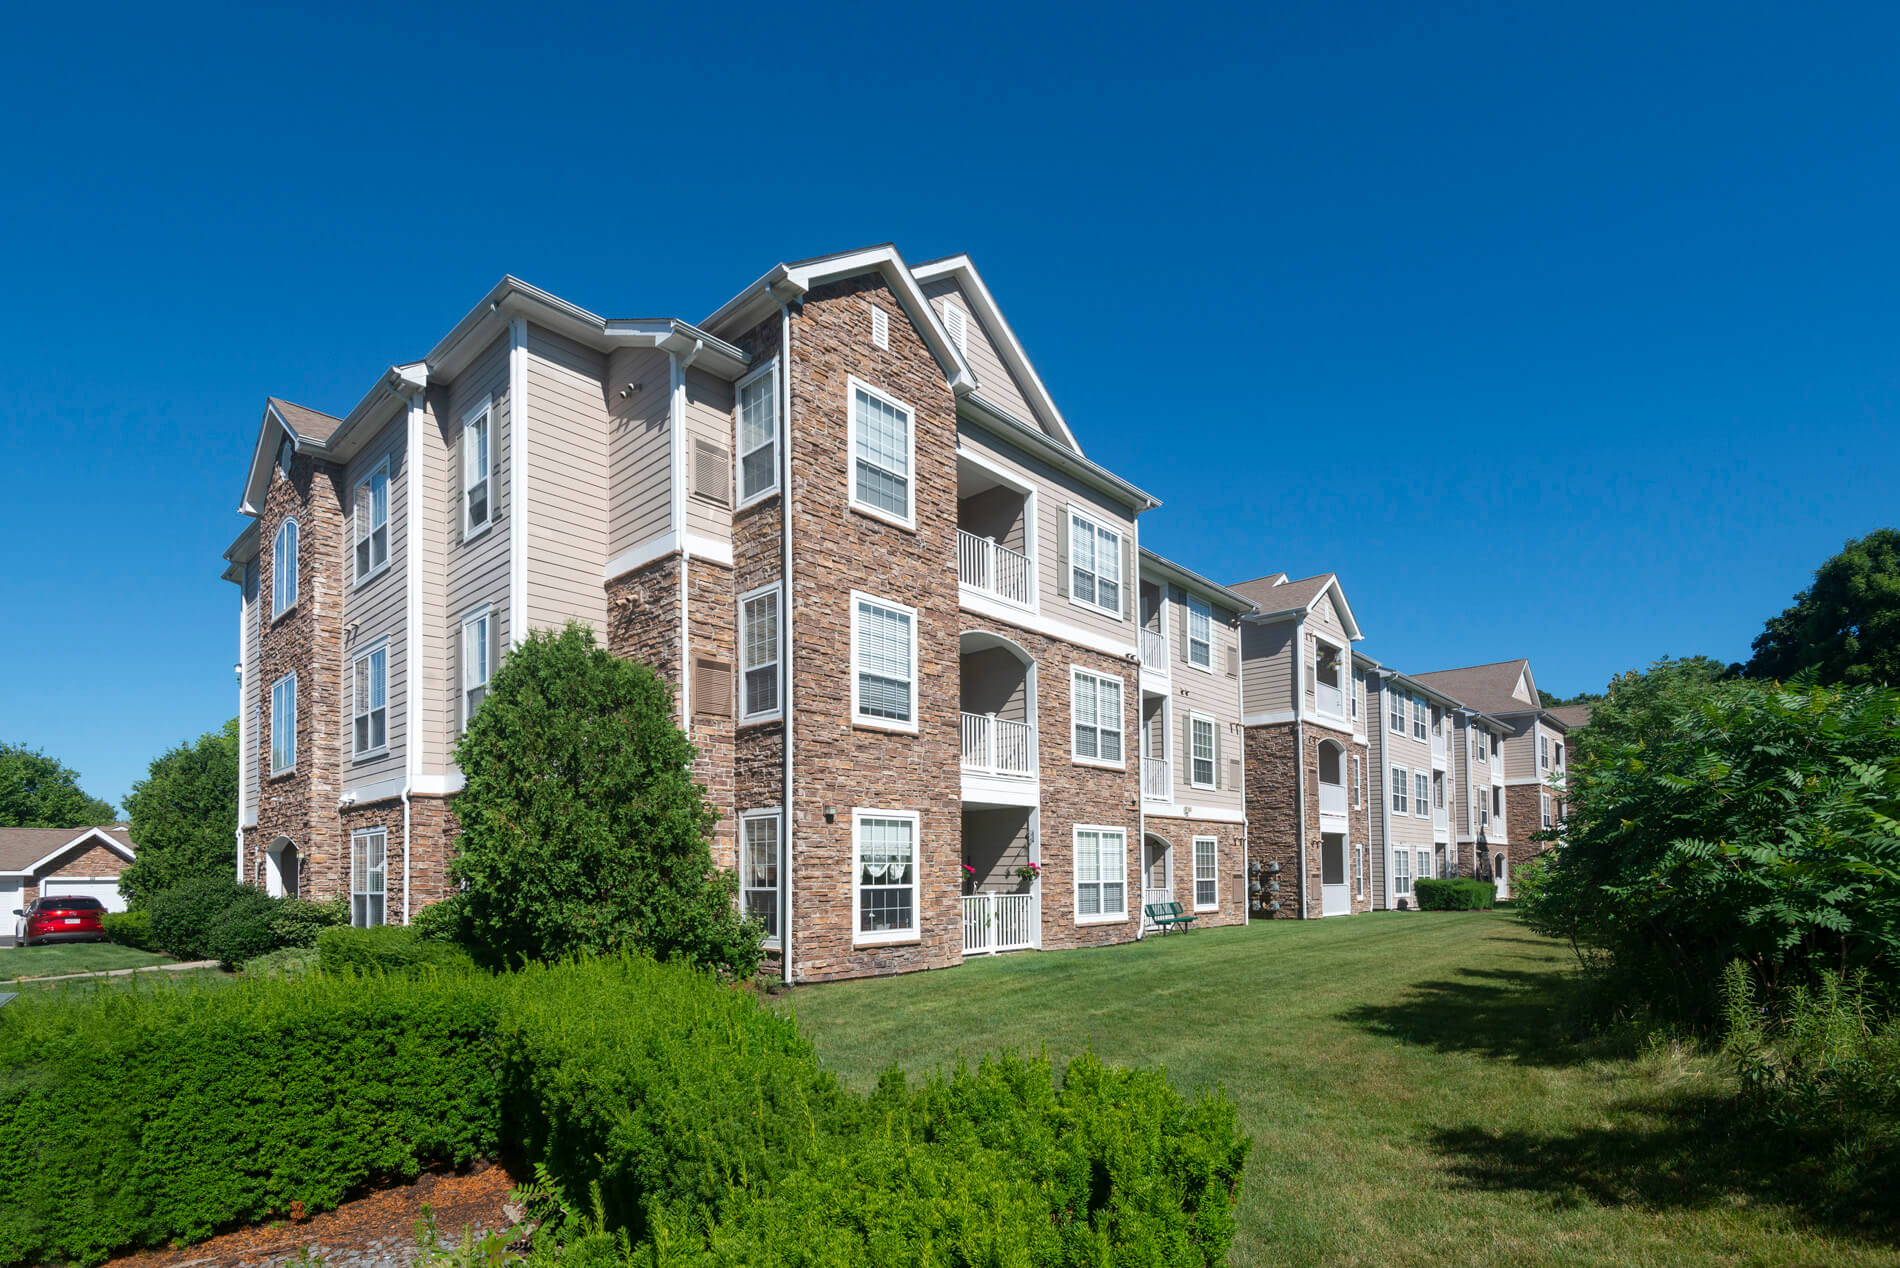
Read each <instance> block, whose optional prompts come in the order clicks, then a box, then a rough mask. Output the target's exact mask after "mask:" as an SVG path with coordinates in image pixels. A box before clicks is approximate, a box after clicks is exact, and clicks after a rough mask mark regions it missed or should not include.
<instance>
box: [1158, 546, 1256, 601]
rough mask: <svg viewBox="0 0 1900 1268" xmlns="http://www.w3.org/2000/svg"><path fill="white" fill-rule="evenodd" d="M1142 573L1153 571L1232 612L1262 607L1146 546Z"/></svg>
mask: <svg viewBox="0 0 1900 1268" xmlns="http://www.w3.org/2000/svg"><path fill="white" fill-rule="evenodd" d="M1141 564H1142V571H1152V572H1154V573H1155V574H1157V575H1159V576H1162V577H1166V578H1167V579H1169V580H1170V581H1173V582H1175V583H1177V584H1178V585H1180V586H1181V587H1182V588H1183V589H1185V590H1193V591H1195V592H1197V593H1198V594H1199V595H1200V596H1201V597H1202V598H1204V599H1212V600H1213V601H1214V602H1216V603H1218V604H1220V605H1221V606H1222V607H1224V608H1226V609H1228V610H1229V611H1231V612H1238V613H1240V614H1241V615H1243V616H1244V615H1246V614H1247V613H1249V612H1258V611H1259V610H1260V605H1259V604H1257V603H1255V602H1254V601H1253V600H1252V599H1249V598H1248V597H1247V596H1246V595H1244V594H1241V593H1240V592H1239V591H1237V590H1229V589H1228V588H1227V587H1226V586H1224V585H1222V584H1221V583H1220V582H1218V581H1209V580H1208V579H1207V578H1206V577H1203V576H1202V575H1201V574H1200V573H1198V572H1195V571H1194V570H1193V569H1191V568H1188V567H1185V566H1184V565H1182V564H1177V563H1175V562H1174V560H1172V559H1168V558H1166V557H1165V556H1162V555H1157V554H1155V552H1154V551H1152V550H1149V549H1148V548H1147V547H1146V546H1143V547H1142V548H1141Z"/></svg>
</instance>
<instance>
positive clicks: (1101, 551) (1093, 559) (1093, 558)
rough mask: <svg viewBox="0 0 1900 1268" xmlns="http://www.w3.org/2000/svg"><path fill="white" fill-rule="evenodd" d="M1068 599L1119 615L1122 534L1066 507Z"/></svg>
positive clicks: (1120, 604) (1112, 614)
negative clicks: (1067, 526) (1067, 518)
mask: <svg viewBox="0 0 1900 1268" xmlns="http://www.w3.org/2000/svg"><path fill="white" fill-rule="evenodd" d="M1069 599H1070V601H1071V602H1073V603H1077V604H1080V605H1081V606H1082V607H1085V608H1094V609H1096V610H1097V611H1098V612H1104V613H1107V614H1108V615H1109V616H1114V617H1119V616H1120V615H1121V614H1122V535H1121V533H1120V532H1118V531H1117V530H1115V529H1113V528H1110V527H1109V526H1108V525H1106V524H1103V523H1101V522H1100V521H1098V520H1095V519H1091V518H1090V517H1089V516H1087V515H1084V514H1083V513H1082V512H1081V511H1079V510H1077V509H1076V508H1075V507H1073V506H1072V507H1070V508H1069Z"/></svg>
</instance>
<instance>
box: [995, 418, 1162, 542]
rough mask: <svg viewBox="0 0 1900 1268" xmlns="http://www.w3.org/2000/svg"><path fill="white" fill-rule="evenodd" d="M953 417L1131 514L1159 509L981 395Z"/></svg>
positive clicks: (1148, 498) (1104, 469) (1137, 491)
mask: <svg viewBox="0 0 1900 1268" xmlns="http://www.w3.org/2000/svg"><path fill="white" fill-rule="evenodd" d="M957 417H958V418H960V419H962V420H964V421H965V422H968V423H973V424H975V425H976V426H978V427H981V428H983V429H984V430H985V431H987V432H989V433H990V434H992V435H994V436H997V437H999V438H1001V439H1003V440H1006V441H1008V442H1009V443H1010V444H1012V445H1015V446H1017V447H1018V448H1020V449H1025V450H1027V451H1028V452H1029V453H1031V454H1032V455H1034V456H1035V457H1037V458H1040V459H1042V460H1043V461H1044V462H1046V463H1048V464H1049V465H1050V466H1052V467H1055V468H1056V469H1057V470H1059V471H1062V472H1063V473H1064V474H1066V475H1071V476H1074V477H1075V478H1076V479H1078V480H1080V481H1082V482H1083V483H1084V484H1087V485H1088V486H1089V487H1090V488H1092V489H1095V490H1097V491H1098V492H1101V493H1106V494H1108V495H1109V496H1110V497H1112V498H1114V499H1115V500H1116V501H1118V502H1120V503H1122V504H1124V505H1125V506H1127V507H1129V508H1130V509H1131V510H1132V511H1133V512H1134V513H1135V514H1137V515H1139V514H1141V513H1142V512H1143V511H1152V510H1154V509H1155V508H1157V507H1159V506H1160V505H1161V499H1160V498H1158V497H1156V496H1154V495H1153V494H1152V493H1149V492H1147V491H1146V490H1144V489H1139V488H1136V487H1135V486H1134V485H1132V484H1130V483H1129V482H1128V481H1126V480H1124V479H1122V478H1121V477H1120V476H1118V475H1116V474H1115V473H1114V472H1112V471H1110V470H1109V469H1108V468H1107V467H1104V466H1102V465H1100V464H1099V463H1096V462H1093V461H1091V460H1089V459H1087V458H1084V457H1083V456H1082V455H1081V453H1079V452H1078V451H1076V450H1074V449H1070V448H1068V447H1066V446H1065V445H1063V444H1062V443H1061V442H1059V441H1057V440H1056V439H1055V438H1054V437H1053V436H1051V435H1049V434H1048V433H1047V432H1045V431H1042V430H1041V429H1039V428H1035V427H1031V426H1030V425H1029V424H1028V423H1025V422H1023V421H1022V420H1021V419H1019V418H1016V417H1014V416H1012V415H1010V414H1008V413H1006V412H1005V411H1003V410H1000V409H998V408H997V407H996V406H995V405H993V404H991V403H990V402H989V401H986V400H984V399H983V397H982V396H981V394H979V393H975V392H972V393H970V394H969V395H968V396H965V397H963V398H962V399H961V400H959V401H958V402H957Z"/></svg>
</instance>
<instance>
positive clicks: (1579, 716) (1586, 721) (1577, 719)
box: [1544, 704, 1596, 731]
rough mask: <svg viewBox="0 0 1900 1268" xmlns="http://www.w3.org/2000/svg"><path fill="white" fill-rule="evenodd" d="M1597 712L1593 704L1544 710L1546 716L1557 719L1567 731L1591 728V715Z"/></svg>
mask: <svg viewBox="0 0 1900 1268" xmlns="http://www.w3.org/2000/svg"><path fill="white" fill-rule="evenodd" d="M1595 711H1596V706H1595V705H1593V704H1558V705H1552V706H1551V707H1550V708H1548V709H1546V710H1544V712H1545V714H1547V715H1548V716H1550V717H1553V718H1555V719H1557V721H1558V722H1559V723H1560V724H1562V726H1563V728H1564V730H1566V731H1573V730H1575V729H1576V728H1578V727H1580V726H1589V725H1590V715H1591V714H1592V713H1594V712H1595Z"/></svg>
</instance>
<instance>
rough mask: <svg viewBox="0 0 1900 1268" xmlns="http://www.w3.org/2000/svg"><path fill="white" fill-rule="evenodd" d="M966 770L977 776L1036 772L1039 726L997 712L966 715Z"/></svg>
mask: <svg viewBox="0 0 1900 1268" xmlns="http://www.w3.org/2000/svg"><path fill="white" fill-rule="evenodd" d="M963 769H964V770H966V771H969V772H971V773H972V774H976V775H1010V776H1014V777H1015V778H1018V779H1033V778H1035V775H1036V728H1035V727H1033V726H1031V725H1029V723H1027V722H1011V721H1010V720H1009V719H1007V718H999V717H997V716H996V715H995V714H994V713H966V714H964V715H963Z"/></svg>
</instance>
